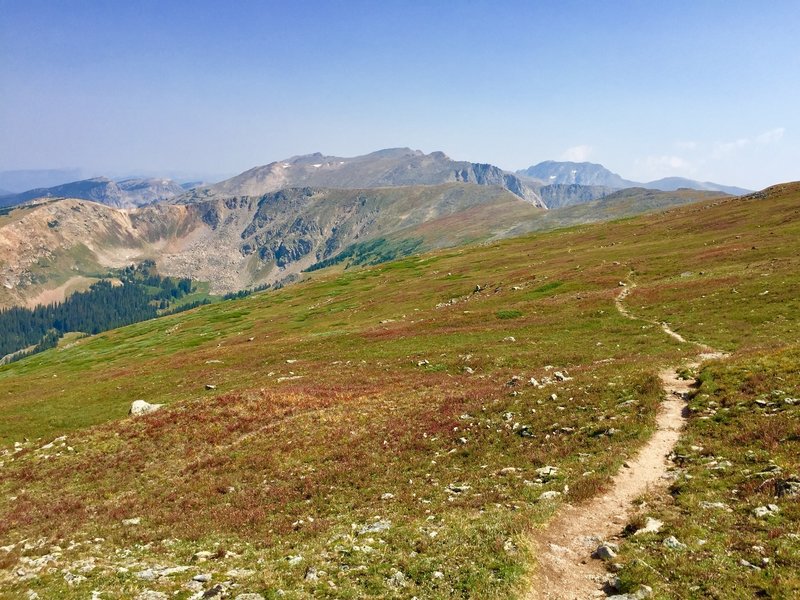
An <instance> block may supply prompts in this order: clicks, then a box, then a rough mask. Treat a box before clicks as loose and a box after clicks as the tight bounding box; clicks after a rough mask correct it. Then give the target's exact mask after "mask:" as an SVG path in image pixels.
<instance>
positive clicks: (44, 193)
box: [0, 177, 185, 208]
mask: <svg viewBox="0 0 800 600" xmlns="http://www.w3.org/2000/svg"><path fill="white" fill-rule="evenodd" d="M184 192H185V190H184V189H183V188H182V187H181V186H180V185H178V184H177V183H175V182H174V181H172V180H170V179H125V180H122V181H118V182H115V181H112V180H110V179H107V178H105V177H95V178H93V179H84V180H81V181H73V182H71V183H65V184H62V185H57V186H55V187H50V188H37V189H32V190H28V191H27V192H22V193H20V194H13V195H10V196H4V197H2V198H0V206H14V205H17V204H22V203H23V202H27V201H28V200H34V199H36V198H78V199H81V200H92V201H94V202H99V203H101V204H105V205H106V206H112V207H114V208H132V207H136V206H142V205H145V204H150V203H152V202H157V201H160V200H170V199H172V198H175V197H176V196H179V195H181V194H183V193H184Z"/></svg>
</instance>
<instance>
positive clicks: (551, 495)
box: [539, 490, 561, 502]
mask: <svg viewBox="0 0 800 600" xmlns="http://www.w3.org/2000/svg"><path fill="white" fill-rule="evenodd" d="M560 495H561V492H557V491H555V490H550V491H548V492H542V493H541V494H540V495H539V501H540V502H547V501H548V500H555V499H556V498H558V497H559V496H560Z"/></svg>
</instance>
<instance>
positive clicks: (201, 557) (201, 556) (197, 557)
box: [192, 550, 214, 562]
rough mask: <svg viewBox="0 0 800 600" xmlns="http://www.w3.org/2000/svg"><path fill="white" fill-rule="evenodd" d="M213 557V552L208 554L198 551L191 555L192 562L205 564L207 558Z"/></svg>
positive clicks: (207, 552) (205, 551) (206, 551)
mask: <svg viewBox="0 0 800 600" xmlns="http://www.w3.org/2000/svg"><path fill="white" fill-rule="evenodd" d="M212 556H214V553H213V552H209V551H208V550H200V551H198V552H195V553H194V554H192V561H193V562H205V561H207V560H208V559H209V558H211V557H212Z"/></svg>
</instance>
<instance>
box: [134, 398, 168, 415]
mask: <svg viewBox="0 0 800 600" xmlns="http://www.w3.org/2000/svg"><path fill="white" fill-rule="evenodd" d="M163 406H164V405H163V404H150V403H149V402H146V401H145V400H134V401H133V403H131V408H130V410H129V411H128V414H129V415H131V416H133V417H138V416H140V415H148V414H150V413H153V412H156V411H157V410H159V409H160V408H161V407H163Z"/></svg>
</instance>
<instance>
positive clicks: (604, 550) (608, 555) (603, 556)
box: [592, 542, 619, 560]
mask: <svg viewBox="0 0 800 600" xmlns="http://www.w3.org/2000/svg"><path fill="white" fill-rule="evenodd" d="M618 552H619V546H617V545H616V544H612V543H611V542H603V543H602V544H600V545H599V546H598V547H597V550H595V551H594V554H592V556H594V557H595V558H599V559H600V560H611V559H612V558H615V557H616V556H617V553H618Z"/></svg>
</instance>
